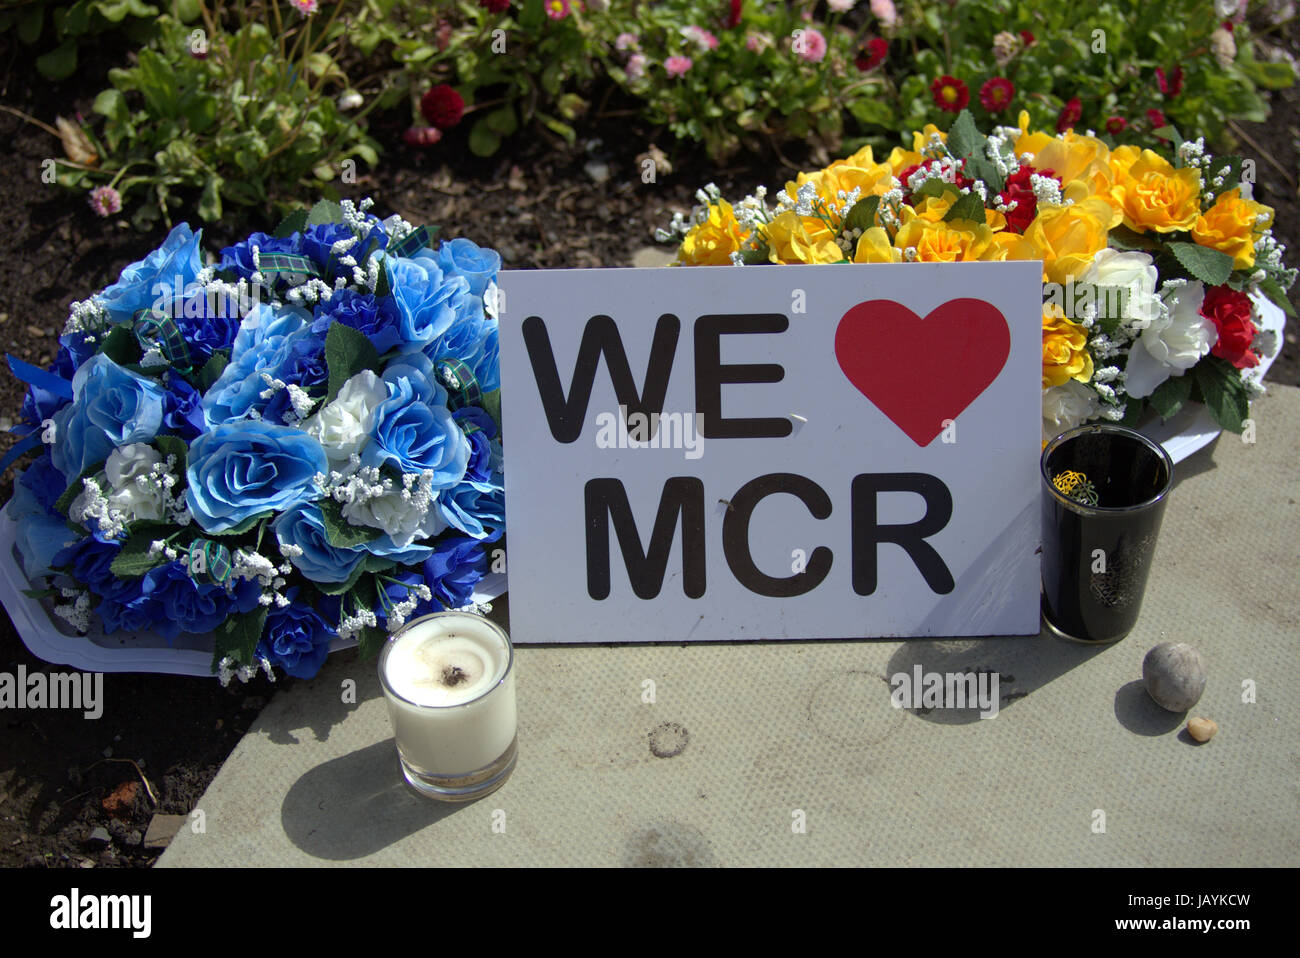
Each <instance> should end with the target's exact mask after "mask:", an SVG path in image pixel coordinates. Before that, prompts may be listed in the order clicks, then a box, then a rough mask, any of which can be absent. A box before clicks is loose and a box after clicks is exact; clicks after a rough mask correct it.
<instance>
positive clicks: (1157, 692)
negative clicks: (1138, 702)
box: [1142, 642, 1205, 712]
mask: <svg viewBox="0 0 1300 958" xmlns="http://www.w3.org/2000/svg"><path fill="white" fill-rule="evenodd" d="M1142 682H1143V683H1144V684H1145V685H1146V689H1147V693H1148V694H1149V695H1150V696H1151V698H1152V699H1154V700H1155V703H1156V704H1157V705H1159V706H1160V707H1161V708H1163V709H1168V710H1169V711H1170V712H1186V711H1187V710H1188V709H1190V708H1191V707H1192V706H1193V705H1195V704H1196V703H1197V702H1198V701H1200V698H1201V693H1202V692H1204V691H1205V663H1204V662H1202V661H1201V655H1200V653H1199V652H1197V651H1196V650H1195V649H1194V648H1192V647H1191V646H1190V645H1188V644H1187V643H1186V642H1162V643H1161V644H1160V645H1157V646H1156V647H1155V648H1153V649H1152V650H1151V651H1150V652H1148V653H1147V654H1146V658H1144V659H1143V660H1142Z"/></svg>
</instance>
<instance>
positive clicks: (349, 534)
mask: <svg viewBox="0 0 1300 958" xmlns="http://www.w3.org/2000/svg"><path fill="white" fill-rule="evenodd" d="M320 511H321V517H322V518H323V519H324V521H325V538H326V539H327V540H329V544H330V545H332V546H334V548H336V549H355V548H357V546H361V545H365V544H366V543H367V542H370V541H371V540H373V539H378V538H379V536H380V535H382V533H381V532H380V531H379V530H378V529H376V528H374V527H373V526H356V525H353V524H352V523H351V522H349V521H348V520H347V519H346V518H345V517H344V515H343V506H341V505H340V504H339V503H337V502H335V501H334V500H333V499H322V500H321V502H320Z"/></svg>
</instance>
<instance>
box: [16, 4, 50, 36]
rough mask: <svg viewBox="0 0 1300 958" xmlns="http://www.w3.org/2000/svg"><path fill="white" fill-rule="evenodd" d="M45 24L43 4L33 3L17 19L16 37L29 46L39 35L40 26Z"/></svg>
mask: <svg viewBox="0 0 1300 958" xmlns="http://www.w3.org/2000/svg"><path fill="white" fill-rule="evenodd" d="M44 24H45V5H44V4H43V3H34V4H32V5H31V7H30V8H28V10H27V11H26V12H25V13H24V14H23V15H22V19H21V20H19V21H18V39H19V40H22V41H23V43H26V44H28V45H29V46H30V45H31V44H33V43H35V42H36V41H37V40H38V39H40V36H41V27H42V26H43V25H44Z"/></svg>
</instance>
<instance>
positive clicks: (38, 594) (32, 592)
mask: <svg viewBox="0 0 1300 958" xmlns="http://www.w3.org/2000/svg"><path fill="white" fill-rule="evenodd" d="M23 595H25V596H27V597H28V598H29V599H57V598H59V597H60V596H62V595H63V590H62V589H23Z"/></svg>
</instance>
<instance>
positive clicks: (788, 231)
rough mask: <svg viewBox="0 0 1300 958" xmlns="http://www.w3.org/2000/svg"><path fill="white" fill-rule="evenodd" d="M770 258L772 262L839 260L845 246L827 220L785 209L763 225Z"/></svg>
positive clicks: (828, 261)
mask: <svg viewBox="0 0 1300 958" xmlns="http://www.w3.org/2000/svg"><path fill="white" fill-rule="evenodd" d="M764 229H765V232H766V233H767V241H768V259H770V260H771V261H772V262H773V263H778V264H779V263H787V264H788V263H838V262H840V261H842V260H843V259H844V258H845V256H844V250H842V249H840V248H839V246H838V245H837V244H836V242H835V236H834V234H832V233H831V231H830V230H829V229H828V228H827V226H826V224H825V223H823V222H822V221H821V220H819V219H817V218H816V217H814V216H802V217H801V216H799V215H798V214H796V213H795V212H794V211H793V210H786V211H785V212H784V213H781V214H779V215H778V216H776V217H775V218H774V219H773V220H772V222H770V223H768V224H767V225H766V227H765V228H764Z"/></svg>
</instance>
